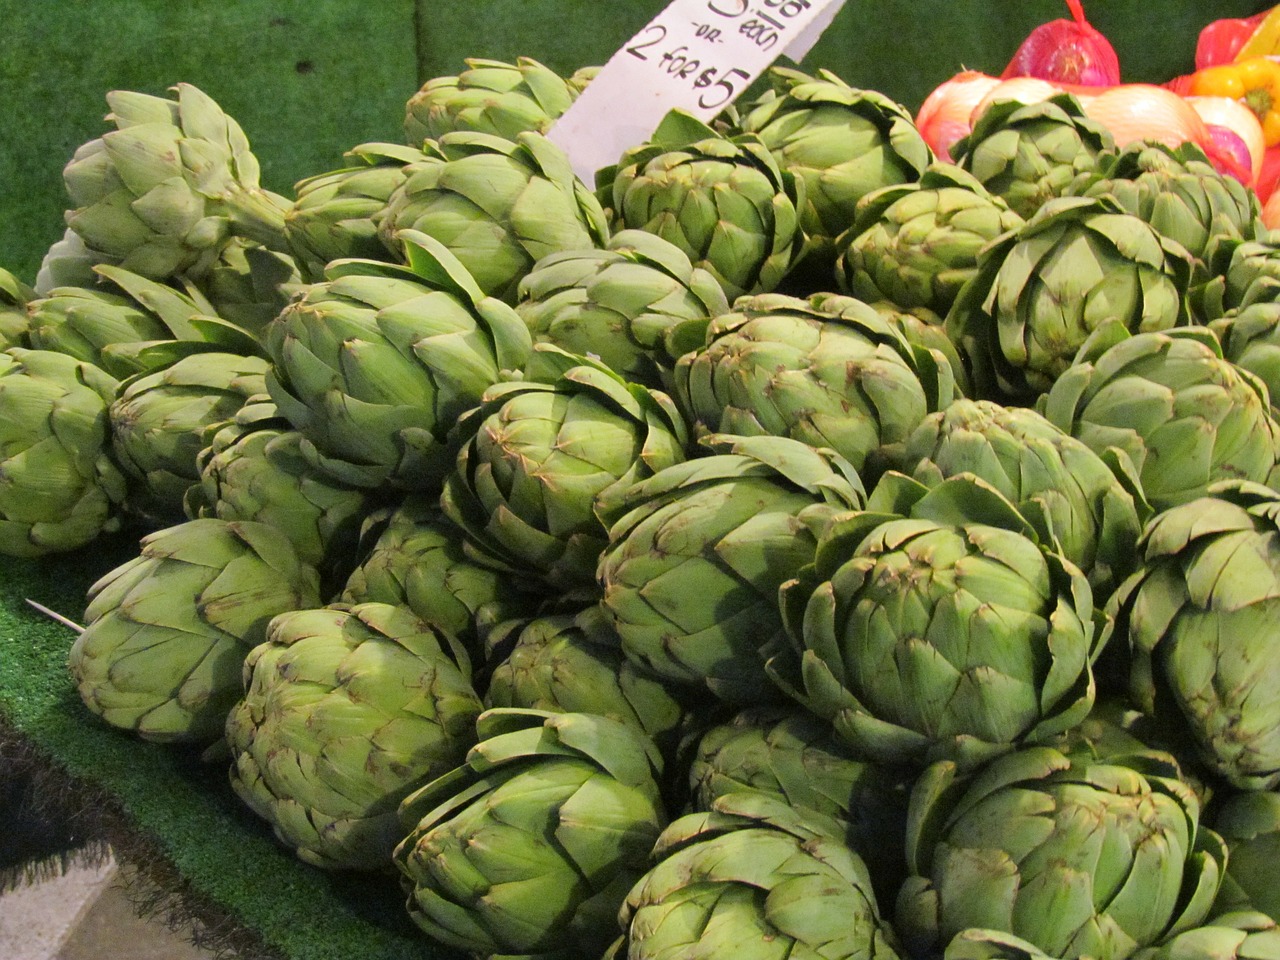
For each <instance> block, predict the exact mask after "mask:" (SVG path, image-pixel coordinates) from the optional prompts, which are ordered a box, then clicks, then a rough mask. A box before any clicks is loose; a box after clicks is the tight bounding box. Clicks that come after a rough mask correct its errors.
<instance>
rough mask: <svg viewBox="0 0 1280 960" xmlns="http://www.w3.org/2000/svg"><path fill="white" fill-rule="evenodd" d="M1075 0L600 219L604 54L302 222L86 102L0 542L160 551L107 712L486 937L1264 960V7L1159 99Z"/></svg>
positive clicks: (19, 318)
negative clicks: (576, 142)
mask: <svg viewBox="0 0 1280 960" xmlns="http://www.w3.org/2000/svg"><path fill="white" fill-rule="evenodd" d="M1068 7H1069V8H1070V12H1071V15H1072V17H1071V19H1070V20H1067V19H1063V20H1060V21H1055V22H1053V23H1048V24H1045V25H1044V26H1043V27H1041V28H1040V29H1037V30H1036V31H1034V32H1033V33H1032V35H1031V36H1029V37H1028V38H1027V41H1026V43H1024V44H1023V46H1022V47H1021V48H1020V49H1019V50H1018V51H1017V53H1016V54H1015V56H1014V57H1013V59H1012V60H1011V61H1010V64H1009V67H1008V68H1007V69H1006V71H1005V72H1004V75H1003V76H998V77H997V76H987V75H982V74H975V73H974V72H972V71H964V72H961V73H959V74H957V76H956V77H955V78H953V79H952V80H950V81H948V82H947V83H944V84H943V85H942V86H941V87H939V88H938V90H937V91H935V92H934V94H933V95H931V96H930V97H929V98H928V99H927V100H925V101H924V102H923V103H922V104H921V106H920V109H919V110H918V111H915V112H913V111H912V110H911V109H909V108H908V107H907V106H905V105H903V104H899V103H896V102H894V101H893V100H892V99H890V98H889V97H887V96H885V95H884V94H882V93H879V92H877V91H874V90H862V89H857V88H855V87H852V86H850V85H849V84H848V83H846V82H845V81H844V80H843V79H841V78H840V77H839V76H838V75H837V73H836V72H832V71H826V70H823V71H819V72H816V73H815V74H814V75H812V76H811V75H808V74H805V73H803V72H802V71H800V70H798V69H795V68H791V67H778V68H776V69H774V70H773V71H772V72H771V73H770V74H769V76H768V78H767V84H766V89H763V90H762V91H761V92H759V93H753V94H751V96H750V98H748V99H744V100H741V101H739V102H738V103H736V104H734V105H733V106H732V107H731V108H729V109H726V110H724V112H723V113H721V114H720V115H719V116H718V117H716V118H715V119H714V120H712V121H711V122H704V121H703V120H701V119H698V118H696V117H694V116H692V115H691V114H687V113H684V112H682V111H678V110H677V111H672V112H671V113H669V114H668V115H667V117H666V118H665V119H664V120H663V121H662V123H661V124H660V125H659V126H658V127H657V128H656V129H655V130H654V131H653V132H652V135H651V137H650V138H649V139H648V140H646V141H645V142H642V143H636V144H634V145H632V146H631V147H630V148H628V149H626V150H625V151H623V152H622V153H621V154H620V155H619V156H618V158H617V163H616V164H615V165H612V166H609V167H605V168H602V169H600V170H599V171H598V172H597V175H596V178H595V182H594V183H586V182H584V181H583V180H582V179H580V178H579V177H577V176H575V174H574V173H573V166H572V164H571V162H570V158H569V155H568V153H567V152H566V150H565V149H564V148H562V147H561V146H560V145H558V144H557V142H556V141H555V139H554V138H552V137H549V136H548V135H547V133H548V131H549V130H551V129H553V127H554V124H555V123H556V121H557V119H558V118H559V117H560V116H562V115H563V114H564V113H565V111H566V110H569V109H570V108H571V106H572V105H573V104H574V103H575V101H576V100H577V99H578V98H579V97H580V96H581V95H582V91H583V90H584V89H590V84H591V83H592V82H593V78H595V77H596V76H597V70H596V68H595V67H594V65H589V64H588V65H583V69H581V70H580V71H578V72H577V73H574V74H573V75H571V76H563V77H562V76H560V75H558V74H557V73H555V72H554V71H552V70H550V69H549V68H547V67H546V66H544V65H543V64H541V63H538V62H537V61H535V60H532V59H530V58H527V57H525V58H520V59H519V60H518V61H516V62H514V63H504V62H499V61H494V60H481V59H476V60H473V61H470V62H469V63H468V68H467V70H465V71H463V72H461V73H459V74H458V75H456V76H443V77H437V78H433V79H431V80H429V81H428V82H427V83H426V84H425V85H424V86H423V87H422V89H421V90H420V91H419V92H417V93H416V94H414V95H413V96H412V97H411V98H410V99H409V100H408V102H407V104H406V114H405V124H404V129H405V133H406V142H405V143H403V144H399V143H361V144H356V145H353V146H352V147H351V149H350V152H349V154H348V157H347V161H348V162H346V163H345V164H344V165H343V166H341V167H339V168H337V169H334V170H329V171H316V172H315V173H314V175H312V176H309V177H307V178H306V179H303V180H302V181H300V182H299V183H298V184H297V185H296V188H295V190H294V191H293V193H292V195H289V196H285V195H279V194H275V193H271V192H269V191H266V190H263V189H262V188H261V187H260V185H259V183H258V165H257V161H256V160H255V158H254V155H253V152H252V149H251V146H250V144H249V140H248V138H247V137H246V135H245V133H244V132H243V131H242V130H241V129H240V127H239V126H238V124H237V123H236V122H235V121H234V120H233V119H232V118H230V117H229V116H227V115H226V114H225V113H224V112H223V111H222V110H221V108H219V106H218V105H217V104H216V103H215V102H214V101H213V100H212V99H211V98H210V97H208V96H207V95H205V94H204V93H203V92H201V91H200V90H198V89H196V88H195V87H194V86H192V85H190V84H179V85H178V86H177V87H176V88H175V89H174V90H173V91H172V96H171V97H169V98H165V97H156V96H150V95H144V94H140V93H131V92H125V91H113V92H111V93H110V94H109V95H108V98H107V99H108V104H109V106H110V109H111V113H110V115H109V124H110V127H111V129H109V130H107V131H106V132H104V133H103V134H102V136H101V137H100V138H98V139H95V140H93V141H92V142H90V143H88V144H85V145H84V146H82V147H81V148H80V149H78V150H77V151H75V154H74V156H73V157H71V158H70V161H69V163H68V165H67V168H66V178H65V179H66V195H67V218H66V223H67V233H66V235H65V236H64V238H63V239H62V240H61V241H59V242H58V243H57V244H55V245H53V247H52V248H51V249H50V250H49V253H48V255H47V256H46V258H45V263H44V265H43V267H42V269H41V270H40V271H39V274H38V276H36V277H34V278H31V282H30V283H28V282H26V281H24V280H23V279H20V278H18V277H17V276H15V275H13V274H11V273H9V272H7V271H3V270H0V336H3V341H4V344H5V345H6V346H5V349H4V350H3V351H2V352H0V438H3V441H4V442H3V443H0V480H3V482H2V483H0V552H3V553H5V554H8V555H11V556H13V557H19V558H32V557H46V556H56V555H60V554H64V553H68V552H70V551H76V550H81V549H83V548H86V547H91V546H92V545H93V544H94V543H95V542H96V541H97V540H98V539H99V538H102V537H105V536H106V535H107V534H113V533H118V532H119V531H122V530H123V531H126V532H127V533H129V534H130V535H132V534H133V533H136V534H137V538H138V549H137V555H136V556H135V557H133V558H132V559H130V560H128V561H127V562H125V563H123V564H122V565H120V566H118V567H116V568H115V569H113V570H109V571H103V574H102V576H101V577H100V579H98V580H97V582H96V583H94V584H93V586H92V587H91V588H90V591H89V594H88V596H87V597H86V598H85V606H84V608H83V609H82V610H80V611H61V612H62V613H64V614H66V615H67V616H69V617H71V619H73V620H77V621H80V622H82V623H83V626H82V627H81V628H80V629H79V631H78V635H77V636H74V637H69V639H68V643H67V664H68V674H69V676H68V678H67V683H68V685H69V686H70V685H74V688H75V690H76V691H78V694H79V697H80V699H81V701H82V708H83V712H84V720H85V722H86V723H89V722H94V723H102V724H106V725H109V726H110V727H112V728H115V729H117V730H118V731H120V735H121V736H130V737H137V738H140V739H142V740H145V741H149V742H151V744H152V745H153V746H154V749H156V750H163V749H167V750H185V751H190V752H191V754H192V755H196V756H203V758H204V762H206V763H210V764H222V765H224V766H225V767H226V768H227V769H228V771H229V772H228V783H229V785H230V789H231V790H232V791H233V792H234V795H235V797H237V798H238V799H239V801H242V802H243V803H244V805H245V806H246V807H247V809H248V810H250V811H252V814H253V815H254V816H256V817H259V818H261V820H262V821H263V822H264V823H265V824H266V825H267V827H269V829H270V831H271V833H272V834H273V835H274V836H275V837H276V838H278V840H279V842H280V843H281V844H282V845H283V846H284V847H285V848H287V849H288V850H290V851H292V852H293V853H296V855H297V857H298V858H300V859H301V860H302V861H303V862H305V863H306V864H307V865H308V868H309V869H315V870H323V871H335V872H350V871H367V872H370V873H372V874H380V875H382V876H383V877H389V878H394V881H395V882H396V883H398V884H399V886H400V888H401V890H402V896H403V901H404V904H405V908H406V915H407V917H408V918H409V920H411V922H412V923H413V924H415V925H416V926H417V927H418V928H419V929H420V930H421V934H422V938H423V944H424V947H425V946H426V945H428V944H430V945H433V946H434V947H436V948H439V949H444V950H452V951H454V955H457V956H470V957H477V958H494V960H498V958H513V957H528V958H533V957H538V958H545V960H579V958H582V960H595V958H612V960H624V958H625V960H677V958H678V960H685V958H690V960H694V958H696V960H729V958H732V960H737V956H738V954H741V953H743V952H744V951H745V952H746V954H747V955H749V956H750V957H768V958H774V957H776V958H778V960H784V958H792V960H799V958H805V957H824V958H828V960H837V958H841V960H842V958H859V960H874V958H877V957H879V958H883V960H893V958H901V960H997V958H1009V960H1014V958H1020V960H1031V958H1047V960H1076V958H1086V957H1087V958H1096V960H1128V958H1131V957H1133V958H1141V960H1157V958H1159V960H1166V958H1167V960H1175V958H1177V960H1199V958H1205V960H1209V958H1214V960H1218V958H1236V957H1241V958H1243V957H1249V958H1251V960H1271V958H1280V927H1278V926H1277V924H1280V904H1278V901H1277V897H1276V894H1275V891H1276V890H1277V889H1280V868H1277V865H1276V860H1275V855H1274V854H1275V851H1276V849H1277V847H1276V844H1277V837H1280V806H1278V802H1277V787H1278V786H1280V707H1277V702H1276V701H1277V696H1278V691H1280V405H1278V404H1277V401H1275V400H1274V399H1273V398H1274V397H1275V396H1276V395H1277V394H1276V391H1278V390H1280V205H1278V204H1277V203H1275V202H1273V201H1272V198H1273V197H1274V196H1277V194H1276V193H1274V192H1273V187H1274V177H1273V176H1272V172H1271V171H1272V168H1273V167H1276V166H1277V165H1280V159H1277V158H1280V119H1277V115H1273V109H1272V107H1271V105H1270V104H1269V102H1263V100H1262V98H1261V97H1260V95H1259V92H1266V90H1267V89H1269V88H1267V87H1266V84H1268V83H1271V82H1273V81H1272V80H1269V79H1267V77H1266V76H1265V70H1264V68H1263V67H1262V66H1260V65H1255V61H1257V60H1261V61H1262V62H1264V63H1268V64H1273V65H1274V61H1272V60H1269V59H1267V58H1268V57H1269V56H1275V55H1280V8H1277V9H1276V10H1273V11H1270V12H1267V11H1264V12H1263V13H1260V14H1259V15H1258V16H1257V17H1254V18H1251V19H1249V20H1247V21H1240V22H1239V23H1235V22H1232V23H1228V22H1226V21H1222V22H1219V23H1217V24H1214V25H1212V26H1211V28H1210V29H1209V30H1206V32H1205V34H1204V35H1202V36H1201V38H1200V41H1201V43H1200V47H1199V48H1198V49H1197V66H1198V68H1200V69H1198V70H1197V72H1196V73H1195V74H1192V75H1189V76H1187V77H1179V78H1171V79H1170V81H1169V83H1168V84H1167V85H1165V86H1163V87H1158V86H1155V85H1151V84H1125V83H1122V78H1123V74H1122V71H1121V64H1120V63H1119V61H1118V59H1117V57H1116V55H1115V52H1114V50H1112V49H1111V47H1110V45H1109V44H1108V42H1107V41H1106V38H1105V37H1104V36H1102V34H1100V33H1099V32H1098V31H1096V30H1095V29H1094V28H1093V27H1092V26H1090V24H1089V23H1088V21H1087V19H1086V18H1085V15H1084V11H1083V9H1082V8H1081V6H1080V4H1079V3H1078V2H1074V0H1069V2H1068ZM1210 71H1216V72H1210ZM1233 71H1234V72H1233ZM1233 84H1234V85H1233ZM1277 89H1280V83H1278V84H1277ZM1211 99H1212V100H1217V101H1222V102H1220V103H1212V104H1211V103H1209V100H1211Z"/></svg>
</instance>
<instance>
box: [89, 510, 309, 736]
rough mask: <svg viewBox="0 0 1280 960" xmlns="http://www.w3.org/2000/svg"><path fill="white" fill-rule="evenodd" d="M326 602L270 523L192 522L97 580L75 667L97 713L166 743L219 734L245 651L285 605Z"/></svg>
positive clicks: (146, 542) (155, 537)
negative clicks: (322, 599)
mask: <svg viewBox="0 0 1280 960" xmlns="http://www.w3.org/2000/svg"><path fill="white" fill-rule="evenodd" d="M318 606H320V578H319V575H318V574H317V573H316V571H315V569H314V568H313V567H310V566H308V565H307V564H304V563H302V562H301V561H300V560H299V559H298V556H297V553H295V552H294V549H293V545H292V544H291V543H290V542H289V540H288V539H287V538H286V537H285V536H284V534H282V533H280V532H279V531H277V530H276V529H275V528H274V527H271V526H268V525H267V524H265V523H256V522H244V523H241V522H238V521H228V520H215V519H200V520H188V521H187V522H186V523H181V524H178V525H177V526H174V527H166V528H164V529H162V530H157V531H156V532H154V533H151V534H148V535H147V536H145V537H143V538H142V541H141V545H140V549H139V553H138V556H137V557H135V558H133V559H132V560H129V561H127V562H125V563H123V564H121V565H120V566H118V567H116V568H115V569H114V570H112V571H110V572H109V573H107V574H106V575H105V576H103V577H101V578H100V579H99V580H98V581H96V582H95V583H94V584H93V585H92V586H91V587H90V588H89V603H88V607H87V608H86V609H85V629H84V632H83V633H81V634H80V636H79V637H78V638H77V639H76V642H75V645H74V646H73V647H72V648H71V654H70V657H69V665H70V669H71V675H72V677H73V678H74V680H75V682H76V686H77V687H78V688H79V691H80V697H81V699H82V700H83V701H84V703H85V705H86V706H87V707H88V708H89V710H90V711H91V712H93V713H95V714H97V715H98V716H100V717H101V718H102V719H103V720H104V721H106V722H107V723H108V724H110V725H111V726H113V727H117V728H120V729H122V730H129V731H132V732H133V733H135V734H137V735H138V736H139V737H141V738H142V739H144V740H152V741H157V742H161V743H172V742H188V743H210V742H212V741H215V740H219V739H221V737H222V735H223V727H224V726H225V724H226V719H227V713H228V712H229V711H230V710H231V708H232V707H233V706H234V705H235V704H236V702H237V701H238V700H239V699H240V698H241V697H242V696H243V695H244V688H243V687H242V686H241V671H242V667H243V664H244V659H245V656H246V655H247V654H248V653H249V651H250V650H251V649H253V648H254V647H255V646H257V645H258V644H260V643H262V642H263V641H264V640H265V639H266V631H267V624H268V622H269V621H270V620H271V618H272V617H274V616H275V615H276V614H279V613H284V612H286V611H289V610H297V609H305V608H309V607H318Z"/></svg>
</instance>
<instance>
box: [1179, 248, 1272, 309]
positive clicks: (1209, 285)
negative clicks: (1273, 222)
mask: <svg viewBox="0 0 1280 960" xmlns="http://www.w3.org/2000/svg"><path fill="white" fill-rule="evenodd" d="M1205 260H1206V262H1207V266H1208V274H1209V279H1208V280H1206V281H1205V282H1204V283H1202V284H1199V285H1197V287H1196V288H1195V290H1194V291H1193V297H1192V304H1193V306H1194V308H1195V313H1196V316H1197V319H1198V320H1200V321H1201V322H1204V323H1208V322H1211V321H1213V320H1216V319H1218V318H1219V317H1222V316H1225V315H1226V314H1228V313H1230V312H1232V311H1238V310H1241V309H1243V308H1245V307H1248V306H1250V305H1252V304H1255V303H1275V302H1276V301H1280V245H1277V243H1276V240H1275V238H1274V237H1271V236H1269V235H1267V236H1264V237H1263V238H1261V239H1253V238H1242V237H1236V236H1232V235H1230V234H1225V235H1222V236H1216V237H1214V238H1213V239H1212V241H1211V242H1210V244H1209V247H1208V249H1207V250H1206V252H1205Z"/></svg>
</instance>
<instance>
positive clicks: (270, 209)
mask: <svg viewBox="0 0 1280 960" xmlns="http://www.w3.org/2000/svg"><path fill="white" fill-rule="evenodd" d="M219 199H220V200H221V201H222V203H223V204H224V206H225V208H226V212H227V216H228V217H229V218H230V220H231V228H232V230H233V231H234V232H235V234H236V236H239V237H244V238H245V239H246V240H253V241H256V242H257V243H260V244H262V245H263V246H264V247H266V248H267V249H268V250H274V251H276V252H277V253H286V254H292V253H293V251H292V250H291V248H290V247H289V245H288V243H287V241H286V240H285V232H284V215H285V212H286V211H287V210H288V209H289V207H290V206H291V204H290V202H289V201H288V200H287V199H285V198H284V197H282V196H280V195H279V194H276V193H272V192H270V191H269V190H261V189H258V188H256V187H253V188H247V187H232V188H231V189H229V190H228V191H227V192H226V193H224V194H223V195H222V196H221V197H219Z"/></svg>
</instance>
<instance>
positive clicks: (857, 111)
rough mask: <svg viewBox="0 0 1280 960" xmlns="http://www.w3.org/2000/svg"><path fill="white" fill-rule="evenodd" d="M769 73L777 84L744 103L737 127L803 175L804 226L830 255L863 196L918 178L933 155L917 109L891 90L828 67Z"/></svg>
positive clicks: (778, 69) (813, 241) (779, 69)
mask: <svg viewBox="0 0 1280 960" xmlns="http://www.w3.org/2000/svg"><path fill="white" fill-rule="evenodd" d="M769 80H770V82H771V85H772V89H771V90H770V91H768V92H767V93H765V94H764V95H763V96H761V97H759V98H757V99H756V100H755V101H754V102H753V103H750V104H748V105H746V106H745V107H744V108H743V110H742V116H741V119H740V120H739V121H738V127H739V129H740V130H741V131H742V132H743V133H748V134H754V135H755V136H757V137H759V138H760V141H761V142H762V143H763V144H764V145H765V147H766V148H768V150H769V152H770V153H771V154H773V158H774V160H776V161H777V164H778V166H779V167H781V168H782V169H783V170H785V171H787V172H788V173H791V174H792V175H794V176H795V177H796V178H797V179H800V180H803V181H804V186H805V190H804V203H803V204H802V205H801V206H800V226H801V229H802V230H803V231H804V233H805V235H806V237H807V239H808V241H809V243H810V245H811V246H813V247H815V248H817V249H818V250H823V251H824V252H825V255H826V257H827V258H829V257H830V256H831V255H832V254H831V251H832V245H833V243H834V241H835V238H837V237H838V236H840V234H842V233H844V232H845V230H847V229H848V228H849V224H850V223H852V222H853V220H854V212H855V208H856V207H857V204H858V201H859V200H861V199H862V198H863V197H864V196H866V195H868V194H870V193H872V192H874V191H876V190H879V189H880V188H882V187H887V186H889V185H891V184H898V183H908V182H913V181H915V180H918V179H919V178H920V175H921V173H922V172H923V171H924V169H925V167H926V166H927V165H928V164H929V163H930V161H932V160H933V154H932V152H931V151H930V150H929V147H928V145H927V144H926V143H925V141H924V138H923V137H922V136H921V135H920V131H919V130H917V129H916V125H915V123H914V122H913V120H912V117H911V113H910V112H909V111H908V110H907V109H906V108H905V107H904V106H902V104H900V103H896V102H895V101H893V100H892V99H890V98H889V97H886V96H885V95H884V94H881V93H877V92H876V91H874V90H860V89H857V88H855V87H851V86H849V85H848V84H847V83H845V82H844V81H843V80H841V79H840V78H839V77H837V76H836V75H835V74H834V73H831V72H830V71H829V70H819V71H818V74H817V76H809V75H807V74H804V73H801V72H800V71H798V70H791V69H787V68H785V67H774V68H772V69H771V70H770V71H769Z"/></svg>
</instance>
